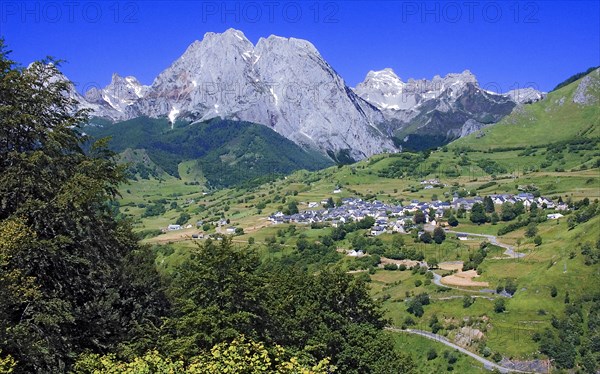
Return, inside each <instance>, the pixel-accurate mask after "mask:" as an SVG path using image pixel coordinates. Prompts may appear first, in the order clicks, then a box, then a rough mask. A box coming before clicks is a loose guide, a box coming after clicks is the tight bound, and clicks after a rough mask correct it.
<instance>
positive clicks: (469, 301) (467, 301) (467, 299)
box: [463, 295, 475, 308]
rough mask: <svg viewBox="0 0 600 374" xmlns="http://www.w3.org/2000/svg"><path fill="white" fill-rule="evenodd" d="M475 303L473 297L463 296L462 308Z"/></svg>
mask: <svg viewBox="0 0 600 374" xmlns="http://www.w3.org/2000/svg"><path fill="white" fill-rule="evenodd" d="M473 303H475V299H474V298H473V297H471V296H469V295H465V296H464V297H463V308H468V307H470V306H471V305H473Z"/></svg>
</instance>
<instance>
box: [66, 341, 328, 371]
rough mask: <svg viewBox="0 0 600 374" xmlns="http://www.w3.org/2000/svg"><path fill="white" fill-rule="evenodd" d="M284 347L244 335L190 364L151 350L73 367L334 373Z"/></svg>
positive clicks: (87, 359)
mask: <svg viewBox="0 0 600 374" xmlns="http://www.w3.org/2000/svg"><path fill="white" fill-rule="evenodd" d="M289 356H290V353H289V352H287V351H286V350H285V348H283V347H281V346H279V345H275V346H274V347H266V346H265V345H264V344H263V343H261V342H254V341H252V340H248V339H246V338H245V337H244V336H241V337H238V338H236V339H234V340H233V341H232V342H230V343H229V342H224V343H219V344H217V345H215V346H214V347H212V348H211V349H210V351H208V352H205V353H203V354H200V355H196V356H193V357H192V358H191V359H190V360H189V363H188V364H186V363H184V362H183V361H182V360H177V359H172V358H170V357H164V356H162V355H161V354H160V353H158V351H156V350H153V351H149V352H147V353H145V354H144V355H143V356H138V357H135V358H133V359H132V360H131V361H129V362H125V361H120V360H118V359H117V358H116V357H115V355H106V356H100V355H98V354H86V355H82V356H81V357H80V358H79V359H78V361H77V364H76V366H75V370H76V372H77V373H81V374H104V373H120V374H139V373H174V374H225V373H249V374H251V373H266V372H269V373H274V374H299V373H304V374H327V373H332V372H334V371H335V367H334V366H331V365H329V361H328V360H327V359H323V360H321V361H320V362H318V363H316V364H314V365H313V364H308V365H306V364H301V363H300V362H299V361H300V360H299V359H298V358H297V357H294V356H292V357H291V358H290V357H289Z"/></svg>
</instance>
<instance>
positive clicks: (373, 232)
mask: <svg viewBox="0 0 600 374" xmlns="http://www.w3.org/2000/svg"><path fill="white" fill-rule="evenodd" d="M383 233H385V229H384V228H383V227H381V226H373V227H372V228H371V236H378V235H381V234H383Z"/></svg>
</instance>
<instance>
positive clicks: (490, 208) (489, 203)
mask: <svg viewBox="0 0 600 374" xmlns="http://www.w3.org/2000/svg"><path fill="white" fill-rule="evenodd" d="M483 205H484V207H485V212H486V213H494V212H495V211H496V208H495V207H494V201H493V200H492V198H491V197H489V196H486V197H484V198H483Z"/></svg>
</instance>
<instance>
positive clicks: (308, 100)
mask: <svg viewBox="0 0 600 374" xmlns="http://www.w3.org/2000/svg"><path fill="white" fill-rule="evenodd" d="M86 99H87V100H88V102H90V103H94V104H95V105H98V106H99V107H100V108H101V110H99V111H97V112H96V114H97V115H99V116H104V117H107V118H110V119H113V120H122V119H128V118H135V117H138V116H141V115H146V116H150V117H167V118H169V120H170V121H171V122H174V121H175V120H177V119H185V120H188V121H197V120H208V119H210V118H215V117H221V118H227V119H235V120H243V121H249V122H254V123H259V124H262V125H265V126H269V127H270V128H272V129H273V130H275V131H276V132H278V133H279V134H281V135H283V136H285V137H286V138H288V139H291V140H293V141H294V142H296V143H297V144H300V145H302V146H305V147H308V148H314V149H318V150H319V151H321V152H323V153H327V154H330V155H336V154H338V153H340V152H344V153H345V154H348V155H350V156H351V157H352V158H353V159H355V160H358V159H362V158H364V157H366V156H370V155H373V154H376V153H381V152H385V151H395V150H396V147H395V146H394V144H393V143H392V141H391V140H390V139H389V138H387V137H386V136H385V135H383V134H382V133H381V132H380V131H379V129H378V128H377V127H376V124H377V123H379V122H381V121H383V116H382V115H381V113H380V112H379V111H378V110H377V109H376V108H374V107H373V106H371V105H369V104H368V103H366V102H365V101H364V100H362V99H361V98H360V97H358V96H357V95H356V94H355V93H354V92H353V91H352V90H351V89H349V88H348V87H347V86H346V84H345V83H344V81H343V79H342V78H341V77H340V76H339V75H338V74H337V73H336V72H335V70H333V68H332V67H331V66H329V64H328V63H327V62H326V61H325V60H324V59H323V58H322V57H321V55H320V54H319V52H318V51H317V50H316V48H315V47H314V46H313V45H312V44H311V43H309V42H307V41H305V40H300V39H295V38H282V37H278V36H270V37H268V38H261V39H260V40H259V41H258V43H257V44H256V46H254V45H253V44H252V43H251V42H250V41H249V40H248V39H247V38H246V37H245V36H244V34H243V33H242V32H241V31H238V30H234V29H229V30H227V31H225V32H224V33H222V34H216V33H207V34H206V35H205V36H204V38H203V39H202V41H196V42H194V43H193V44H192V45H190V46H189V47H188V48H187V50H186V51H185V53H184V54H183V55H182V56H181V57H180V58H179V59H177V60H176V61H175V62H173V64H172V65H171V66H170V67H168V68H167V69H165V70H164V71H163V72H162V73H160V74H159V76H158V77H157V78H156V79H155V80H154V82H153V83H152V85H151V86H150V87H144V86H142V85H141V84H139V82H137V80H136V79H135V78H133V77H126V78H121V77H119V76H117V75H115V76H113V81H112V82H111V84H110V85H109V86H108V87H106V88H104V89H102V90H92V91H88V93H87V94H86Z"/></svg>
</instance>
